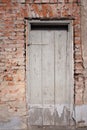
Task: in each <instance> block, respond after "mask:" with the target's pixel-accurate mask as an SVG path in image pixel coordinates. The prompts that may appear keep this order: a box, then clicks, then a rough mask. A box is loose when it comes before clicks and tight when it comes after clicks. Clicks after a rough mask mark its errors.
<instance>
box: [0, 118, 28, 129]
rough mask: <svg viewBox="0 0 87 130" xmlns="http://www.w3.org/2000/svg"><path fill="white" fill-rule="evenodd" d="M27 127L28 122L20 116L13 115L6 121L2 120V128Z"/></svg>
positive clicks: (0, 127)
mask: <svg viewBox="0 0 87 130" xmlns="http://www.w3.org/2000/svg"><path fill="white" fill-rule="evenodd" d="M26 127H27V126H26V124H25V123H24V122H23V120H22V119H21V118H20V117H13V118H11V119H8V120H7V121H5V122H0V130H18V129H25V128H26Z"/></svg>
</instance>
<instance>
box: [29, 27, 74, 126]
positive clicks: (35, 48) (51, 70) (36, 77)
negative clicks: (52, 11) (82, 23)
mask: <svg viewBox="0 0 87 130" xmlns="http://www.w3.org/2000/svg"><path fill="white" fill-rule="evenodd" d="M68 31H69V30H68V26H67V25H66V26H65V25H61V26H58V25H56V26H54V25H32V26H31V30H30V33H29V47H28V49H29V73H28V84H29V85H28V89H29V91H28V95H29V100H28V105H29V120H28V123H29V125H30V126H49V125H51V126H60V125H61V126H64V125H69V124H70V121H71V116H72V107H73V106H72V102H73V96H72V95H73V92H72V86H73V84H72V83H73V82H72V75H73V73H72V72H73V70H72V68H73V67H72V66H73V65H72V45H71V44H72V43H70V42H69V38H68V35H69V32H68Z"/></svg>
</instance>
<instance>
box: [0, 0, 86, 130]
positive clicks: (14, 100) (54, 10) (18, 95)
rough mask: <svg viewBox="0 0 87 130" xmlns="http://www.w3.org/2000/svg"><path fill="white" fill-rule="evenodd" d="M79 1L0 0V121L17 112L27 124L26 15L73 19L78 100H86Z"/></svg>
mask: <svg viewBox="0 0 87 130" xmlns="http://www.w3.org/2000/svg"><path fill="white" fill-rule="evenodd" d="M78 3H80V0H1V1H0V76H1V77H0V122H5V121H8V120H11V119H12V118H13V117H14V116H17V117H21V118H22V117H23V119H24V120H23V121H22V124H23V122H24V126H26V124H27V121H26V120H27V117H26V116H28V115H27V109H26V75H25V73H26V57H25V53H26V50H25V46H26V45H25V44H26V40H25V39H26V38H27V37H26V35H25V26H27V25H25V19H29V18H31V19H34V18H36V19H72V21H73V34H74V37H73V42H74V43H73V49H74V56H73V57H74V82H75V86H74V87H75V104H82V103H84V102H85V103H87V96H86V91H87V90H86V91H85V92H84V77H83V58H82V45H81V16H80V15H81V12H80V6H79V4H78ZM85 57H87V55H86V54H85ZM86 59H87V58H86ZM85 78H87V77H85ZM85 80H87V79H85ZM85 85H87V83H85ZM84 93H85V94H84ZM84 95H85V96H84ZM83 100H84V101H83ZM24 116H25V118H26V119H25V118H24ZM22 128H23V129H25V128H26V127H22ZM18 129H21V128H18Z"/></svg>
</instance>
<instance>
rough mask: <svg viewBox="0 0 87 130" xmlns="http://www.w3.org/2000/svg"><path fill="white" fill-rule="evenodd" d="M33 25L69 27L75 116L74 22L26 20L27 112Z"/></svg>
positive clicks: (72, 105)
mask: <svg viewBox="0 0 87 130" xmlns="http://www.w3.org/2000/svg"><path fill="white" fill-rule="evenodd" d="M31 25H58V26H59V25H67V26H68V42H69V43H70V48H71V49H70V50H71V51H70V52H71V73H72V76H71V88H70V93H71V104H70V105H71V107H70V108H71V110H70V112H73V113H71V116H72V117H73V116H74V51H73V20H26V101H27V111H28V110H29V101H30V99H29V97H30V96H29V95H30V90H29V82H28V79H29V44H30V43H29V33H30V31H31Z"/></svg>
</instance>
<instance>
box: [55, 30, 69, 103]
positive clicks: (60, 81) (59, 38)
mask: <svg viewBox="0 0 87 130" xmlns="http://www.w3.org/2000/svg"><path fill="white" fill-rule="evenodd" d="M66 42H67V31H66V30H59V31H55V103H56V104H62V103H66V97H67V93H65V92H66V76H67V74H66V72H67V70H66V66H67V65H66Z"/></svg>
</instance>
